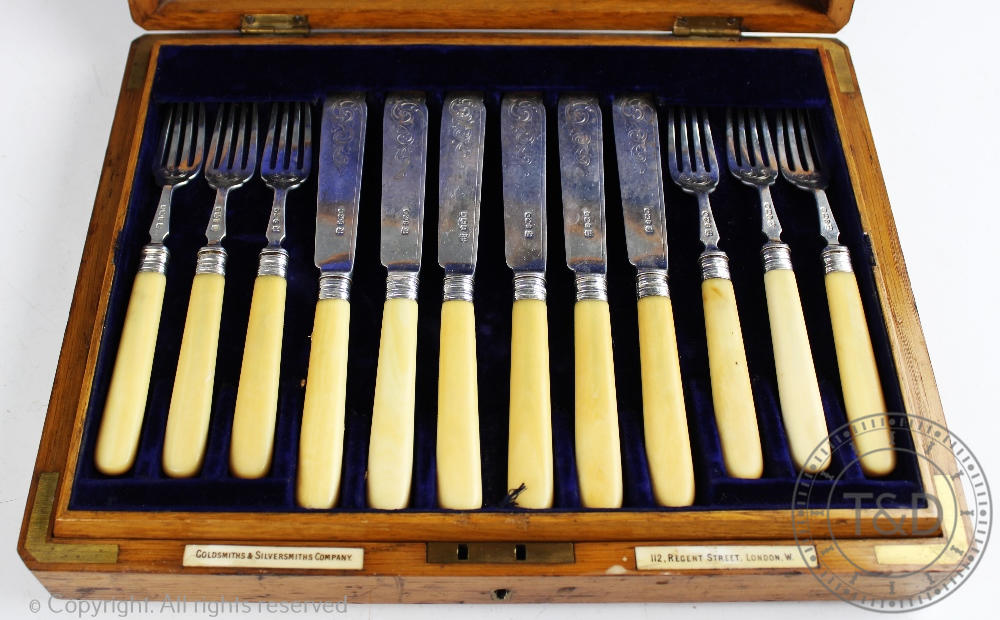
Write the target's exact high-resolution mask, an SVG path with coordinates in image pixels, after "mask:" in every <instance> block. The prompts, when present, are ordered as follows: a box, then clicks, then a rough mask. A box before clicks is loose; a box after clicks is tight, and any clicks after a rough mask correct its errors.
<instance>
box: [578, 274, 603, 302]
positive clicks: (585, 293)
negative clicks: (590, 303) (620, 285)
mask: <svg viewBox="0 0 1000 620" xmlns="http://www.w3.org/2000/svg"><path fill="white" fill-rule="evenodd" d="M587 299H596V300H599V301H607V300H608V276H607V275H605V274H603V273H578V274H576V300H577V301H585V300H587Z"/></svg>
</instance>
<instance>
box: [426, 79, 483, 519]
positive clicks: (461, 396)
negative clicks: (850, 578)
mask: <svg viewBox="0 0 1000 620" xmlns="http://www.w3.org/2000/svg"><path fill="white" fill-rule="evenodd" d="M485 119H486V106H485V105H484V104H483V97H482V95H478V94H471V93H454V94H450V95H448V96H447V97H446V98H445V100H444V106H443V109H442V112H441V150H440V157H441V159H440V175H439V180H438V196H439V199H438V263H439V264H440V265H441V267H442V268H443V269H444V272H445V275H444V298H443V299H444V301H443V303H442V304H441V349H440V357H439V366H438V419H437V493H438V504H439V505H440V506H441V507H442V508H450V509H455V510H470V509H474V508H481V507H482V505H483V480H482V465H481V462H480V456H479V394H478V389H477V380H478V377H477V374H476V318H475V312H474V309H473V305H472V289H473V278H474V276H475V272H476V253H477V248H478V245H479V202H480V197H481V194H482V184H483V140H484V138H485V130H486V124H485Z"/></svg>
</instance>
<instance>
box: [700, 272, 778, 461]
mask: <svg viewBox="0 0 1000 620" xmlns="http://www.w3.org/2000/svg"><path fill="white" fill-rule="evenodd" d="M701 297H702V303H703V304H704V306H705V334H706V338H707V340H708V366H709V372H710V374H711V378H712V404H713V405H714V407H715V420H716V423H717V425H718V428H719V440H720V442H721V444H722V456H723V459H724V461H725V464H726V470H727V471H728V472H729V475H730V476H733V477H734V478H760V477H761V475H762V474H763V473H764V457H763V454H762V453H761V447H760V432H759V431H758V430H757V411H756V408H755V407H754V402H753V391H752V390H751V389H750V372H749V370H748V369H747V358H746V351H745V349H744V348H743V331H742V330H741V328H740V316H739V313H738V312H737V310H736V294H735V292H734V291H733V283H732V282H731V281H729V280H727V279H725V278H709V279H707V280H704V281H702V283H701Z"/></svg>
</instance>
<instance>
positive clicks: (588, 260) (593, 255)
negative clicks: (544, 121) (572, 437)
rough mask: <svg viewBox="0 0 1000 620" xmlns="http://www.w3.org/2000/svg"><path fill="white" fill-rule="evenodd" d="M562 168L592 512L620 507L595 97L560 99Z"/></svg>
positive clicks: (582, 474) (584, 467)
mask: <svg viewBox="0 0 1000 620" xmlns="http://www.w3.org/2000/svg"><path fill="white" fill-rule="evenodd" d="M558 112H559V118H558V123H557V124H558V127H559V171H560V181H561V185H562V202H563V227H564V232H565V235H566V262H567V264H568V265H569V268H570V269H572V270H573V271H574V272H575V274H576V306H575V307H574V310H573V314H574V320H573V324H574V332H575V333H574V349H575V365H576V369H575V370H576V379H575V384H576V390H575V394H576V398H575V409H576V418H575V419H576V470H577V476H578V478H579V482H580V500H581V502H582V503H583V505H584V506H585V507H589V508H618V507H620V506H621V504H622V464H621V446H620V443H619V439H618V404H617V394H616V392H615V370H614V359H613V357H612V345H611V314H610V311H609V309H608V285H607V270H608V268H607V250H606V247H605V241H604V236H605V223H604V149H603V143H602V141H603V132H602V128H601V108H600V106H599V105H598V101H597V98H596V97H593V96H589V95H567V96H563V97H562V98H560V100H559V108H558Z"/></svg>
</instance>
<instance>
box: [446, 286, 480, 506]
mask: <svg viewBox="0 0 1000 620" xmlns="http://www.w3.org/2000/svg"><path fill="white" fill-rule="evenodd" d="M477 381H478V377H477V373H476V317H475V311H474V309H473V305H472V302H470V301H463V300H450V301H446V302H444V303H443V304H441V349H440V355H439V366H438V419H437V494H438V504H439V505H440V506H441V507H442V508H450V509H453V510H472V509H476V508H482V506H483V479H482V464H481V461H480V456H479V390H478V388H477Z"/></svg>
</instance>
